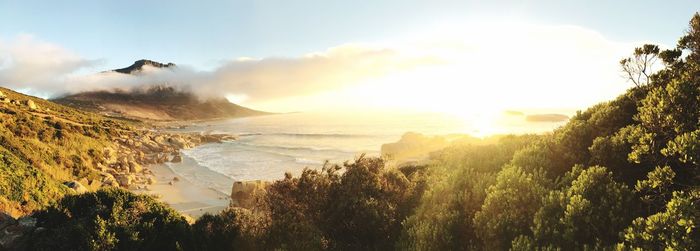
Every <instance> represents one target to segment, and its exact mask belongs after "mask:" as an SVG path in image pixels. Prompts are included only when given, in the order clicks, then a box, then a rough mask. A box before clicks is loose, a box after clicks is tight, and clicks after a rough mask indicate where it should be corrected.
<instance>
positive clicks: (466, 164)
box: [0, 14, 700, 250]
mask: <svg viewBox="0 0 700 251" xmlns="http://www.w3.org/2000/svg"><path fill="white" fill-rule="evenodd" d="M637 54H639V55H637ZM644 54H648V55H644ZM637 57H639V58H646V59H644V60H647V59H650V58H656V57H658V58H661V59H662V61H663V64H664V67H663V68H662V69H660V70H659V71H657V72H655V73H651V72H649V71H647V70H646V69H647V68H645V70H643V72H642V73H641V74H642V75H645V76H644V77H640V78H639V79H644V80H643V81H642V80H639V81H638V82H635V85H636V86H635V87H633V88H632V89H630V90H629V91H628V92H627V93H625V94H623V95H621V96H620V97H618V98H617V99H615V100H613V101H610V102H606V103H602V104H599V105H596V106H594V107H591V108H589V109H588V110H586V111H583V112H579V113H578V114H577V115H576V116H574V117H573V118H572V119H571V121H570V122H569V123H568V124H566V125H565V126H563V127H561V128H559V129H557V130H555V131H554V132H553V133H551V134H546V135H541V136H535V135H524V136H508V137H503V138H501V139H500V140H499V141H498V142H497V143H495V144H489V145H470V144H454V145H452V146H450V147H448V148H446V149H444V150H441V151H438V152H436V153H434V154H432V155H431V157H430V158H431V162H430V164H427V165H423V166H406V167H401V168H386V167H385V164H384V162H383V160H382V159H379V158H366V157H360V158H358V159H357V160H355V161H354V162H347V163H344V164H343V165H326V166H325V167H324V168H323V169H322V170H311V169H307V170H304V171H303V173H302V174H301V175H300V176H299V177H292V176H291V175H287V176H286V177H285V178H284V179H282V180H279V181H276V182H275V183H273V184H272V185H271V186H269V187H268V189H267V193H266V194H265V195H264V196H262V197H261V198H260V205H258V207H257V208H255V209H254V210H252V211H251V210H244V209H229V210H226V211H224V212H223V213H221V214H219V215H206V216H204V217H202V218H200V219H199V220H198V221H197V222H196V223H194V225H192V226H189V225H187V224H185V222H184V219H182V217H179V216H177V214H176V213H174V212H172V210H170V209H167V208H166V207H165V206H163V205H161V204H159V203H157V202H155V201H153V199H151V198H148V197H142V196H135V195H131V194H129V193H128V192H125V191H121V190H106V191H100V192H97V193H88V194H84V195H70V196H67V197H66V198H64V199H62V200H61V201H59V202H57V203H55V204H53V205H52V206H51V207H49V208H48V209H45V210H42V211H39V212H37V213H36V215H37V217H38V219H39V221H40V223H39V225H40V226H41V227H44V228H46V230H45V232H44V233H41V234H38V235H37V236H36V240H37V242H36V244H35V245H36V246H35V247H37V249H39V248H47V249H48V248H58V247H64V248H66V249H81V250H111V249H129V250H130V249H137V250H138V249H196V250H231V249H254V250H392V249H400V250H660V249H667V250H697V249H698V248H700V227H698V225H697V224H698V222H700V206H699V205H698V203H700V180H699V178H700V176H698V174H699V171H700V152H699V151H698V149H700V122H699V120H698V118H700V109H699V108H700V14H696V15H694V17H693V18H692V20H691V21H690V28H689V30H688V32H687V34H686V35H684V36H683V37H682V38H681V39H680V40H679V43H678V46H677V47H676V48H674V49H671V50H661V49H659V48H658V47H654V48H652V47H648V46H644V47H642V48H641V49H638V50H636V51H635V58H637ZM630 60H634V59H630ZM628 63H629V62H628ZM635 79H637V78H635ZM8 151H9V152H13V153H14V151H18V150H17V149H15V148H13V149H11V150H2V151H0V153H3V154H5V152H8ZM19 152H20V153H21V151H19ZM17 156H22V158H20V157H13V156H10V157H3V159H2V160H3V161H5V163H10V164H5V165H15V166H18V167H20V168H22V167H24V169H25V170H24V171H22V172H18V173H17V174H14V175H15V176H16V177H20V176H22V177H33V179H35V180H37V181H39V182H46V183H47V184H52V183H51V182H52V181H51V179H50V177H49V176H47V175H42V174H38V173H36V172H33V171H31V168H27V166H26V165H24V166H23V165H22V163H23V162H22V161H24V160H25V158H27V157H24V156H23V155H19V154H17ZM13 170H14V169H13ZM13 177H14V176H13ZM16 182H18V181H16ZM10 184H12V186H20V187H22V186H23V187H27V188H31V187H30V186H31V184H24V183H21V182H20V183H10ZM3 186H7V185H3ZM3 186H0V188H2V187H3ZM36 193H38V194H40V195H39V196H46V194H51V193H56V194H62V193H65V192H64V191H62V190H60V189H58V188H56V189H51V188H46V189H45V190H40V192H36ZM23 196H24V197H32V195H31V194H30V195H26V196H25V195H11V196H9V197H10V198H12V199H13V200H18V199H17V198H20V197H23ZM34 201H36V203H38V204H42V203H46V200H41V199H34ZM49 237H50V238H49ZM69 244H70V245H69Z"/></svg>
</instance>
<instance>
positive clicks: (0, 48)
mask: <svg viewBox="0 0 700 251" xmlns="http://www.w3.org/2000/svg"><path fill="white" fill-rule="evenodd" d="M97 62H98V61H96V60H86V59H83V58H82V57H80V56H79V55H77V54H76V53H73V52H71V51H69V50H67V49H64V48H62V47H60V46H57V45H54V44H51V43H47V42H43V41H39V40H37V39H35V38H34V37H33V36H31V35H20V36H18V37H16V38H15V39H13V40H10V41H2V40H0V84H2V85H5V86H7V87H10V88H17V89H31V90H33V91H34V92H37V93H54V92H57V91H61V90H62V89H63V87H62V86H61V85H60V83H61V82H62V81H63V79H64V78H65V77H67V76H69V75H71V74H74V73H75V72H77V71H79V70H81V69H84V68H87V67H92V66H94V65H95V64H96V63H97Z"/></svg>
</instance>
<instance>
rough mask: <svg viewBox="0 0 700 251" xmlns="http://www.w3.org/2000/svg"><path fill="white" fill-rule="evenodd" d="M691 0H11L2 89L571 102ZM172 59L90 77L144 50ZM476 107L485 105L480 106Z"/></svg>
mask: <svg viewBox="0 0 700 251" xmlns="http://www.w3.org/2000/svg"><path fill="white" fill-rule="evenodd" d="M698 10H700V2H698V1H697V0H694V1H691V0H677V1H656V0H636V1H603V0H592V1H555V0H552V1H526V0H520V1H515V0H511V1H413V0H402V1H394V0H387V1H334V0H326V1H321V0H319V1H274V0H259V1H143V0H142V1H82V0H74V1H32V0H22V1H7V0H0V85H4V86H7V87H10V88H15V89H19V90H22V91H25V92H28V93H30V94H34V95H39V96H42V97H52V96H56V95H61V94H63V93H66V92H75V91H85V90H92V89H109V88H132V87H136V86H139V85H143V84H148V83H151V82H168V83H171V84H173V85H177V86H181V87H182V88H186V89H190V90H192V91H194V92H196V93H198V94H200V95H202V96H205V97H206V96H216V95H219V96H220V95H225V96H227V97H229V99H230V100H232V101H235V102H238V103H241V104H243V105H247V106H251V107H253V108H257V109H263V110H271V111H300V110H301V111H304V110H313V109H320V108H326V109H338V108H347V109H351V108H356V109H357V108H362V109H366V108H376V109H396V110H425V111H438V112H447V113H452V114H459V115H465V114H472V113H475V112H478V111H476V110H479V111H480V112H483V111H484V110H486V111H488V112H492V113H493V112H496V111H500V110H512V109H516V110H517V109H539V110H567V111H568V110H572V109H583V108H585V107H586V106H589V105H592V104H595V103H597V102H600V101H604V100H607V99H610V98H613V97H615V96H616V95H619V94H620V93H621V92H622V91H624V90H625V89H626V88H629V87H630V86H631V85H630V84H629V83H625V80H624V79H623V78H621V77H620V74H619V69H618V68H617V61H619V59H620V58H621V57H624V56H625V55H628V54H629V53H630V52H631V51H632V49H633V48H634V47H635V46H637V45H640V44H642V43H646V42H651V43H657V44H661V45H662V46H665V47H669V46H673V45H675V43H676V40H677V39H678V37H680V36H681V35H682V33H683V32H684V30H685V29H686V28H687V23H688V20H689V19H690V17H691V16H692V14H693V13H694V12H696V11H698ZM142 58H145V59H151V60H155V61H160V62H173V63H176V64H178V65H179V66H181V67H179V69H178V70H177V71H176V72H162V71H159V70H156V69H151V70H149V71H146V73H144V74H143V76H137V77H133V76H123V75H119V74H108V73H107V74H96V73H97V72H101V71H104V70H108V69H115V68H122V67H126V66H128V65H130V64H131V63H132V62H133V61H135V60H138V59H142ZM477 108H478V109H477Z"/></svg>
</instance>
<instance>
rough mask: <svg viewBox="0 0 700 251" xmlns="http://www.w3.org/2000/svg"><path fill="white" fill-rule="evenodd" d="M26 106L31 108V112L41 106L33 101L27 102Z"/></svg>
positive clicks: (28, 100) (25, 102)
mask: <svg viewBox="0 0 700 251" xmlns="http://www.w3.org/2000/svg"><path fill="white" fill-rule="evenodd" d="M24 105H26V106H27V107H28V108H29V110H37V109H39V106H38V105H37V104H36V103H34V101H32V100H31V99H27V100H25V101H24Z"/></svg>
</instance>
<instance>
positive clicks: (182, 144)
mask: <svg viewBox="0 0 700 251" xmlns="http://www.w3.org/2000/svg"><path fill="white" fill-rule="evenodd" d="M168 142H169V143H170V145H172V146H174V147H175V148H178V149H185V148H189V147H188V144H187V141H186V140H184V139H182V137H179V136H174V137H171V138H169V139H168Z"/></svg>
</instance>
